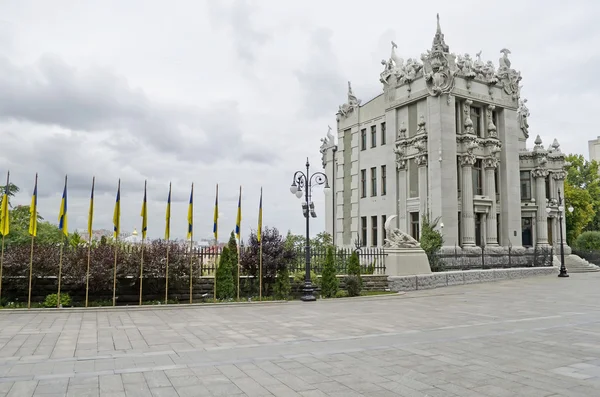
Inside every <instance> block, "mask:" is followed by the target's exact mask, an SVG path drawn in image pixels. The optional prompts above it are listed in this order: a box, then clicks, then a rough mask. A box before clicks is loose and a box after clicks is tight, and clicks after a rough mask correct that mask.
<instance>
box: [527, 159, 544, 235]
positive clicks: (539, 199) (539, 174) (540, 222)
mask: <svg viewBox="0 0 600 397" xmlns="http://www.w3.org/2000/svg"><path fill="white" fill-rule="evenodd" d="M531 174H532V175H533V177H534V178H535V190H536V194H535V201H536V204H537V217H536V218H537V219H536V229H535V230H536V245H548V214H547V213H546V205H547V204H546V177H547V176H548V170H547V169H545V168H541V167H539V168H536V169H534V170H533V171H532V173H531Z"/></svg>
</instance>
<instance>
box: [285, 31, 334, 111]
mask: <svg viewBox="0 0 600 397" xmlns="http://www.w3.org/2000/svg"><path fill="white" fill-rule="evenodd" d="M332 35H333V33H332V31H331V30H330V29H327V28H319V29H315V30H314V31H313V32H312V33H311V34H310V37H309V44H308V45H309V47H308V54H307V57H306V62H304V63H303V64H302V65H301V66H302V68H300V69H297V70H295V75H296V78H297V79H298V82H299V83H300V87H301V92H302V95H303V103H302V105H303V107H302V109H301V114H302V116H306V117H323V116H330V117H331V116H333V115H334V114H335V113H336V111H337V108H338V106H339V105H341V104H342V103H343V101H344V98H345V97H344V92H346V89H345V82H344V77H343V75H342V74H341V73H340V68H339V66H338V60H337V58H336V55H335V51H334V49H333V45H332V43H331V39H332Z"/></svg>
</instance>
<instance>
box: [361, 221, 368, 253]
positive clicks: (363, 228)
mask: <svg viewBox="0 0 600 397" xmlns="http://www.w3.org/2000/svg"><path fill="white" fill-rule="evenodd" d="M360 246H361V247H366V246H367V217H366V216H361V217H360Z"/></svg>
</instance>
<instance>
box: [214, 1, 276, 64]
mask: <svg viewBox="0 0 600 397" xmlns="http://www.w3.org/2000/svg"><path fill="white" fill-rule="evenodd" d="M224 3H225V2H224V1H210V2H208V9H209V13H210V15H211V17H212V18H211V22H213V23H214V24H215V26H218V27H220V28H225V29H228V30H229V31H230V32H231V35H232V37H233V44H234V46H235V50H236V52H237V54H238V55H239V57H240V58H242V59H243V60H244V61H246V62H248V63H250V64H252V63H253V62H254V61H255V60H256V54H257V52H258V51H259V50H260V49H261V47H262V46H263V45H264V44H265V43H266V42H267V40H269V38H270V35H269V34H268V33H266V32H264V31H262V30H259V29H257V28H256V27H255V26H254V23H253V22H252V15H253V14H256V13H257V12H258V11H259V9H258V7H257V6H256V4H250V3H249V2H248V0H233V1H232V2H230V3H229V4H224Z"/></svg>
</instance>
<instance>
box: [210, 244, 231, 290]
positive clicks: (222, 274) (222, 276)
mask: <svg viewBox="0 0 600 397" xmlns="http://www.w3.org/2000/svg"><path fill="white" fill-rule="evenodd" d="M215 281H216V283H217V299H232V298H233V297H234V296H235V292H236V291H235V284H234V283H233V273H232V270H231V254H230V251H229V247H223V251H222V252H221V258H220V259H219V266H218V267H217V274H216V276H215Z"/></svg>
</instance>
